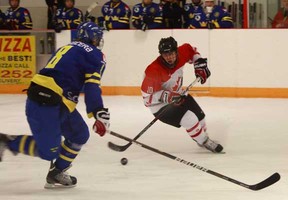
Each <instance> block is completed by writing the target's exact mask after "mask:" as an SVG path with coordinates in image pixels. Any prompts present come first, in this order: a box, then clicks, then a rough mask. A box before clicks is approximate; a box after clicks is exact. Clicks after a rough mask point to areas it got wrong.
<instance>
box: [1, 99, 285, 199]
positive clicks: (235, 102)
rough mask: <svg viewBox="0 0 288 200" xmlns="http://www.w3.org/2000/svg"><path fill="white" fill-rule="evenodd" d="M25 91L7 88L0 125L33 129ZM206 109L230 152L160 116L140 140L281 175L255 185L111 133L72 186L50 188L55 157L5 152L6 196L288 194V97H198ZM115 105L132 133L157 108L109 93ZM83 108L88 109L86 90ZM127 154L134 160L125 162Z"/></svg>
mask: <svg viewBox="0 0 288 200" xmlns="http://www.w3.org/2000/svg"><path fill="white" fill-rule="evenodd" d="M25 98H26V97H25V95H0V117H1V121H0V131H1V132H3V133H9V134H30V131H29V126H28V124H27V122H26V118H25ZM196 99H197V101H198V102H199V104H200V105H201V106H202V108H203V109H204V111H205V112H206V120H207V125H208V132H209V135H210V136H211V138H212V139H215V140H217V141H220V142H221V144H222V145H223V146H224V148H225V151H226V154H221V155H219V154H218V155H215V154H212V153H209V152H207V151H206V150H204V149H201V148H199V147H198V146H197V145H196V143H195V142H194V141H192V140H191V139H190V138H189V137H188V135H187V134H186V132H185V130H184V129H182V128H180V129H177V128H173V127H170V126H167V125H165V124H163V123H161V122H156V123H155V124H154V125H153V126H152V127H151V128H150V129H149V130H148V131H147V132H146V133H145V134H144V135H143V136H142V137H141V138H139V141H141V142H143V143H145V144H147V145H150V146H152V147H155V148H157V149H160V150H163V151H165V152H167V153H170V154H172V155H175V156H177V157H180V158H183V159H185V160H187V161H190V162H193V163H196V164H198V165H201V166H203V167H205V168H208V169H211V170H213V171H216V172H219V173H221V174H224V175H226V176H229V177H231V178H235V179H237V180H239V181H242V182H245V183H247V184H255V183H257V182H260V181H262V180H264V179H265V178H267V177H268V176H270V175H271V174H273V173H274V172H279V173H280V174H281V176H282V177H281V180H280V181H279V182H278V183H276V184H275V185H272V186H270V187H268V188H266V189H264V190H261V191H256V192H255V191H250V190H247V189H245V188H242V187H239V186H237V185H235V184H232V183H230V182H227V181H225V180H222V179H220V178H217V177H215V176H213V175H210V174H207V173H204V172H201V171H199V170H196V169H193V168H192V167H189V166H186V165H183V164H181V163H178V162H175V161H173V160H171V159H167V158H166V157H164V156H161V155H158V154H155V153H153V152H150V151H148V150H146V149H143V148H141V147H138V146H131V147H130V148H129V149H128V150H127V151H125V152H122V153H119V152H114V151H111V150H110V149H108V148H107V142H108V141H113V142H115V143H117V144H126V142H125V141H122V140H119V139H117V138H114V137H113V136H111V135H106V136H105V137H103V138H101V137H99V136H98V135H96V134H94V133H93V132H92V131H91V137H90V140H89V142H88V143H87V144H86V146H84V147H83V149H82V151H81V153H80V154H79V156H78V157H77V159H76V160H75V162H74V164H73V167H72V168H71V169H70V170H69V172H70V174H72V175H75V176H76V177H77V178H78V185H77V187H76V188H73V189H61V190H45V189H44V188H43V186H44V183H45V177H46V174H47V171H48V167H49V163H48V162H47V161H43V160H40V159H38V158H31V157H28V156H24V155H19V156H13V155H12V154H11V153H9V152H6V153H5V157H4V161H3V162H2V163H0V199H1V200H10V199H11V200H14V199H17V200H18V199H19V200H34V199H35V200H51V199H53V200H58V199H59V200H85V199H93V200H95V199H101V200H102V199H103V200H104V199H105V200H106V199H107V200H110V199H111V200H124V199H125V200H130V199H133V200H138V199H141V200H142V199H143V200H148V199H149V200H154V199H155V200H162V199H163V200H180V199H181V200H182V199H184V200H186V199H187V200H188V199H189V200H206V199H207V200H208V199H209V200H244V199H245V200H250V199H251V200H258V199H259V200H260V199H261V200H265V199H269V200H274V199H275V200H284V199H285V200H286V199H288V180H287V178H288V156H287V153H288V145H287V143H288V142H287V141H288V134H287V127H288V124H287V113H288V99H234V98H208V97H196ZM104 102H105V106H106V107H109V109H110V112H111V130H113V131H115V132H118V133H120V134H123V135H125V136H129V137H131V138H133V137H134V136H136V135H137V134H138V133H139V132H140V131H141V130H142V129H143V128H144V127H145V126H146V125H147V124H148V123H149V122H150V121H151V120H152V119H153V116H152V114H151V113H150V112H149V110H148V109H147V108H145V107H144V105H143V103H142V98H141V97H140V96H137V97H127V96H105V97H104ZM77 108H78V110H79V112H80V113H82V114H83V116H84V118H85V120H86V121H87V124H88V125H89V126H90V127H91V126H92V124H93V120H92V119H88V118H87V117H86V114H85V105H84V103H83V97H81V98H80V103H79V105H78V107H77ZM122 157H126V158H128V159H129V163H128V165H126V166H122V165H121V164H120V159H121V158H122Z"/></svg>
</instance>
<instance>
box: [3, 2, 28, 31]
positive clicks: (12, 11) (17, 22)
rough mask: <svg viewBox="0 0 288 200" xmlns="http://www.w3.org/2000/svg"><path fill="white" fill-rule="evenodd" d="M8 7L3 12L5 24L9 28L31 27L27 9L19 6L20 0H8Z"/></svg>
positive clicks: (22, 28) (25, 28)
mask: <svg viewBox="0 0 288 200" xmlns="http://www.w3.org/2000/svg"><path fill="white" fill-rule="evenodd" d="M9 5H10V7H9V8H8V10H7V11H6V13H5V26H6V29H9V30H27V29H32V26H33V24H32V19H31V16H30V12H29V10H27V9H26V8H23V7H20V0H9Z"/></svg>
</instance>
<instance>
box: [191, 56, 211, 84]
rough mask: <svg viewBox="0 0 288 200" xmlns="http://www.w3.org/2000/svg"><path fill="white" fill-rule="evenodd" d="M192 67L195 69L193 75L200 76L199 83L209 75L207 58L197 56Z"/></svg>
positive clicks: (204, 80)
mask: <svg viewBox="0 0 288 200" xmlns="http://www.w3.org/2000/svg"><path fill="white" fill-rule="evenodd" d="M194 69H195V75H196V77H200V78H201V84H204V83H205V82H206V80H207V78H209V76H210V75H211V72H210V70H209V69H208V66H207V58H198V59H197V60H196V61H195V62H194Z"/></svg>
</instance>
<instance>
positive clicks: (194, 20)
mask: <svg viewBox="0 0 288 200" xmlns="http://www.w3.org/2000/svg"><path fill="white" fill-rule="evenodd" d="M183 19H184V28H207V22H206V14H205V11H204V8H203V3H202V1H201V0H192V3H186V4H185V5H184V13H183Z"/></svg>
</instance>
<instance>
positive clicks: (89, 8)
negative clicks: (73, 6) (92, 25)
mask: <svg viewBox="0 0 288 200" xmlns="http://www.w3.org/2000/svg"><path fill="white" fill-rule="evenodd" d="M97 6H98V2H93V3H92V4H91V5H90V6H89V7H88V8H87V10H86V12H85V16H84V20H85V21H87V18H88V17H89V16H90V13H91V11H92V10H93V9H94V8H96V7H97Z"/></svg>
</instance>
